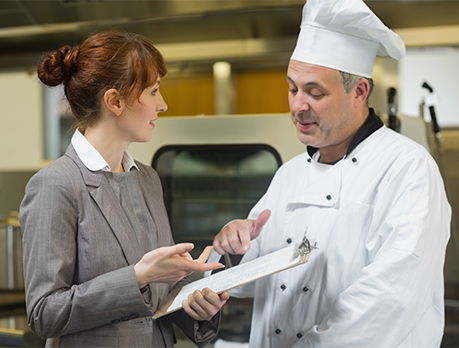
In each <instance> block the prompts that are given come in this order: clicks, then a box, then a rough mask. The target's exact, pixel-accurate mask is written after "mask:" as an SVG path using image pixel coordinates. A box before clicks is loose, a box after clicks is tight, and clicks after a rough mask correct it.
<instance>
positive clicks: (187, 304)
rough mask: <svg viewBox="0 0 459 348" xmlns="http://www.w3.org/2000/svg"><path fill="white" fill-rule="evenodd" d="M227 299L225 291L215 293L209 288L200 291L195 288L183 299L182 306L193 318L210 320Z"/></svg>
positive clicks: (227, 295)
mask: <svg viewBox="0 0 459 348" xmlns="http://www.w3.org/2000/svg"><path fill="white" fill-rule="evenodd" d="M228 299H229V294H228V293H227V292H226V291H225V292H223V293H221V294H220V295H217V294H216V293H215V292H213V291H212V290H210V289H209V288H204V289H203V290H202V291H199V290H195V291H194V292H193V293H192V294H190V295H188V299H186V300H183V302H182V306H183V309H184V310H185V312H186V313H187V314H188V315H189V316H190V317H192V318H193V319H195V320H210V319H212V317H213V316H214V315H215V314H217V313H218V311H219V310H220V309H221V308H222V307H223V305H224V304H225V303H226V301H228Z"/></svg>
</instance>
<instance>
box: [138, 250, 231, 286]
mask: <svg viewBox="0 0 459 348" xmlns="http://www.w3.org/2000/svg"><path fill="white" fill-rule="evenodd" d="M193 248H194V245H193V244H192V243H181V244H176V245H173V246H170V247H162V248H158V249H155V250H152V251H150V252H148V253H146V254H145V255H144V256H143V257H142V259H141V260H140V261H139V262H137V263H136V264H135V266H134V272H135V276H136V279H137V283H138V284H139V288H143V287H144V286H145V285H147V284H148V283H167V284H175V283H177V282H178V281H179V280H181V279H182V278H184V277H186V276H187V275H190V274H191V273H193V272H206V271H212V270H214V269H217V268H222V267H224V266H223V265H222V264H221V263H219V262H215V263H205V262H206V261H207V259H208V258H209V255H210V252H211V251H212V247H210V246H208V247H206V248H205V249H204V251H203V252H202V254H201V255H200V256H199V257H198V258H197V259H196V260H193V258H192V257H191V255H190V254H189V252H190V251H191V250H192V249H193Z"/></svg>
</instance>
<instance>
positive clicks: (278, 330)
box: [274, 329, 282, 335]
mask: <svg viewBox="0 0 459 348" xmlns="http://www.w3.org/2000/svg"><path fill="white" fill-rule="evenodd" d="M274 332H275V333H276V334H278V335H279V334H280V333H281V332H282V331H281V329H276V331H274Z"/></svg>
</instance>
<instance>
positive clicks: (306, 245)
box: [290, 228, 317, 262]
mask: <svg viewBox="0 0 459 348" xmlns="http://www.w3.org/2000/svg"><path fill="white" fill-rule="evenodd" d="M307 232H308V229H307V228H306V231H304V236H303V239H302V240H301V242H300V243H299V244H298V246H297V247H296V248H295V250H294V251H293V254H292V258H291V259H290V262H292V261H294V260H295V259H296V258H297V257H298V256H301V257H304V256H306V255H308V254H309V253H310V252H311V251H312V250H314V249H317V247H316V245H315V244H316V243H314V245H311V243H310V242H309V239H308V238H307V237H306V233H307Z"/></svg>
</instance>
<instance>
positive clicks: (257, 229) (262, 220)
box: [250, 209, 271, 240]
mask: <svg viewBox="0 0 459 348" xmlns="http://www.w3.org/2000/svg"><path fill="white" fill-rule="evenodd" d="M270 216H271V210H269V209H265V210H263V211H262V212H261V213H260V215H258V217H257V219H256V220H255V222H254V224H253V230H252V231H251V232H250V239H251V240H253V239H255V238H257V237H258V236H259V235H260V233H261V230H262V229H263V226H264V225H265V224H266V222H268V219H269V217H270Z"/></svg>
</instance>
